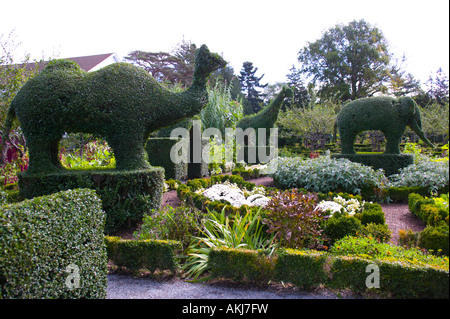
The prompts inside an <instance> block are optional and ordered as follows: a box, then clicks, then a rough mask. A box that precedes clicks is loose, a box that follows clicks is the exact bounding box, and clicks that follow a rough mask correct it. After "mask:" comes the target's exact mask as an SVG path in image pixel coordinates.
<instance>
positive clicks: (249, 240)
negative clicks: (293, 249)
mask: <svg viewBox="0 0 450 319" xmlns="http://www.w3.org/2000/svg"><path fill="white" fill-rule="evenodd" d="M263 229H264V225H263V224H262V223H261V216H260V214H259V211H258V212H256V213H255V212H254V211H252V210H249V211H247V212H246V213H245V214H244V215H242V216H241V215H240V214H239V213H237V214H236V215H235V216H234V217H233V219H231V217H229V216H225V209H223V210H222V212H221V213H217V212H214V211H210V212H209V214H208V217H207V218H205V219H204V221H203V224H202V226H201V228H200V229H199V230H200V234H199V236H197V237H194V238H193V241H192V244H191V246H190V247H189V250H188V252H187V255H188V258H187V261H186V263H185V264H184V265H183V270H186V274H187V276H188V277H193V278H194V280H196V279H197V278H198V277H199V276H200V275H202V274H203V273H204V272H206V271H208V270H209V269H210V267H211V265H209V263H208V260H209V254H210V253H211V251H212V250H213V249H215V248H223V247H226V248H238V249H241V248H242V249H250V250H261V251H262V252H265V253H266V254H269V255H270V254H271V253H272V252H273V250H274V248H275V246H274V236H268V235H267V234H266V233H265V232H263Z"/></svg>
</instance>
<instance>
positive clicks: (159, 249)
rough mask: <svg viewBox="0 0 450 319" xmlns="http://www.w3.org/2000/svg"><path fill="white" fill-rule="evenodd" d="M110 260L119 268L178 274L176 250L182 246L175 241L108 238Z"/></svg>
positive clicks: (107, 245)
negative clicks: (158, 270) (166, 271)
mask: <svg viewBox="0 0 450 319" xmlns="http://www.w3.org/2000/svg"><path fill="white" fill-rule="evenodd" d="M105 241H106V250H107V254H108V258H109V259H110V260H111V261H112V262H113V263H114V264H115V265H116V266H118V267H125V268H127V269H129V270H133V271H138V270H139V269H141V268H146V269H148V270H150V271H152V272H153V271H155V270H156V269H160V270H170V271H172V272H176V271H177V269H178V262H177V258H176V254H175V250H177V249H180V248H181V245H180V243H179V242H177V241H173V240H153V239H146V240H127V239H121V238H120V237H106V238H105Z"/></svg>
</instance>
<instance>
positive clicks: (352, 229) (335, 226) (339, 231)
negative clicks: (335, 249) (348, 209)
mask: <svg viewBox="0 0 450 319" xmlns="http://www.w3.org/2000/svg"><path fill="white" fill-rule="evenodd" d="M361 229H362V225H361V222H360V221H359V219H358V218H356V217H354V216H333V217H331V218H330V219H328V220H327V222H326V224H325V229H324V232H325V235H326V236H327V237H328V238H329V239H330V242H331V245H333V244H334V242H336V241H337V240H339V239H341V238H344V237H346V236H356V235H357V234H358V233H359V232H360V231H361Z"/></svg>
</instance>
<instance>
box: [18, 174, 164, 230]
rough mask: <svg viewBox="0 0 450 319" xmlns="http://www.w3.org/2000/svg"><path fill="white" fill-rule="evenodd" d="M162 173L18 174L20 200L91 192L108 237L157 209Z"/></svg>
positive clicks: (162, 178) (159, 199)
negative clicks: (64, 192) (99, 206)
mask: <svg viewBox="0 0 450 319" xmlns="http://www.w3.org/2000/svg"><path fill="white" fill-rule="evenodd" d="M163 186H164V171H163V169H161V168H157V167H156V168H155V167H154V168H150V169H143V170H135V171H117V170H90V171H76V170H73V171H65V172H61V173H51V174H44V175H37V174H35V175H28V174H19V188H20V193H21V196H23V197H24V198H33V197H35V196H41V195H48V194H51V193H55V192H58V191H61V190H67V189H74V188H79V187H83V188H90V189H94V190H95V191H96V192H97V194H98V196H99V197H100V199H101V200H102V204H103V210H104V211H105V212H106V221H105V232H106V233H107V234H111V233H113V232H115V231H117V230H119V229H120V228H121V227H123V226H125V225H126V223H132V222H138V221H141V220H142V217H143V215H144V214H145V213H146V212H148V211H150V210H151V209H154V208H159V207H160V205H161V200H162V192H163Z"/></svg>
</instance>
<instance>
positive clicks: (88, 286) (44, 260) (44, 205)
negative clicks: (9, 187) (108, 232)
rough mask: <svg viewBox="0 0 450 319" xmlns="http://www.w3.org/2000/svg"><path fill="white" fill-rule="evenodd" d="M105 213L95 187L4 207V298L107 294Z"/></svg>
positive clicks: (0, 277)
mask: <svg viewBox="0 0 450 319" xmlns="http://www.w3.org/2000/svg"><path fill="white" fill-rule="evenodd" d="M104 222H105V214H104V212H103V211H102V206H101V201H100V199H99V198H98V197H97V195H96V194H95V192H94V191H93V190H88V189H75V190H68V191H65V192H60V193H56V194H53V195H49V196H42V197H36V198H34V199H32V200H24V201H22V202H20V203H16V204H10V205H4V206H1V207H0V235H1V241H0V298H19V299H31V298H38V299H41V298H105V297H106V286H107V279H106V275H107V267H106V265H107V257H106V249H105V242H104V234H103V225H104Z"/></svg>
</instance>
